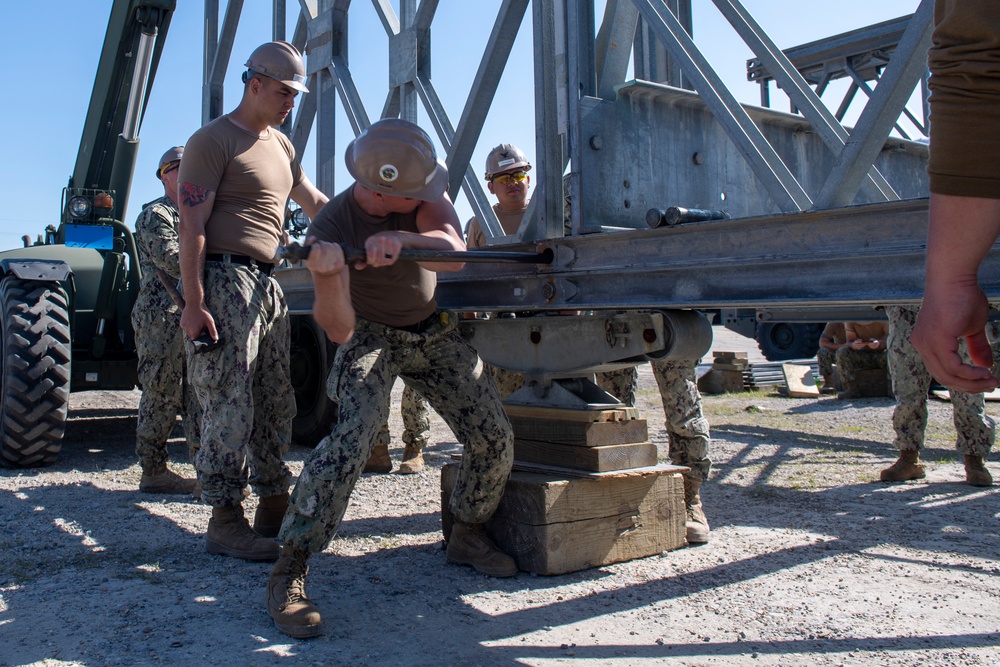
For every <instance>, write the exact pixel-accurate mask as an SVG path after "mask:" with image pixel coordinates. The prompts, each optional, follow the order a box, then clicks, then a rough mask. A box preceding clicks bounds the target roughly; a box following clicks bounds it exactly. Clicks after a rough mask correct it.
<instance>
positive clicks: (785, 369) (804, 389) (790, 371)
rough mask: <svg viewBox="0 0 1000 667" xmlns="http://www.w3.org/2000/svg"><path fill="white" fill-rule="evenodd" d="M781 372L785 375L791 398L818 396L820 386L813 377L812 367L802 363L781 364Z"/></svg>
mask: <svg viewBox="0 0 1000 667" xmlns="http://www.w3.org/2000/svg"><path fill="white" fill-rule="evenodd" d="M781 372H782V374H784V376H785V384H786V385H787V386H788V395H789V397H791V398H816V397H818V396H819V387H817V386H816V378H815V377H813V374H812V368H810V367H809V366H803V365H802V364H781Z"/></svg>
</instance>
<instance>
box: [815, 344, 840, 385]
mask: <svg viewBox="0 0 1000 667" xmlns="http://www.w3.org/2000/svg"><path fill="white" fill-rule="evenodd" d="M836 360H837V351H836V350H831V349H830V348H827V347H821V348H819V351H817V352H816V362H817V365H818V366H819V376H820V377H821V378H832V377H833V364H834V363H835V362H836Z"/></svg>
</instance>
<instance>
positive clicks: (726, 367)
mask: <svg viewBox="0 0 1000 667" xmlns="http://www.w3.org/2000/svg"><path fill="white" fill-rule="evenodd" d="M748 368H750V364H747V363H744V364H726V363H720V362H718V361H716V362H715V363H714V364H712V370H716V371H740V372H741V373H742V372H743V371H745V370H747V369H748Z"/></svg>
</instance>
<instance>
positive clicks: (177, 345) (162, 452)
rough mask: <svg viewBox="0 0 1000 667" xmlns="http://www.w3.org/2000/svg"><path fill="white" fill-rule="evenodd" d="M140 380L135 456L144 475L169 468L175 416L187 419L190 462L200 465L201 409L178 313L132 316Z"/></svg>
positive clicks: (149, 312)
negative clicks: (188, 375) (187, 369)
mask: <svg viewBox="0 0 1000 667" xmlns="http://www.w3.org/2000/svg"><path fill="white" fill-rule="evenodd" d="M132 326H133V327H134V328H135V343H136V345H135V346H136V352H137V354H138V356H139V366H138V369H137V371H138V376H139V384H141V385H142V396H140V397H139V421H138V423H137V424H136V427H135V451H136V454H137V455H138V456H139V465H141V466H142V469H143V471H145V472H151V471H153V470H156V469H157V468H161V467H162V466H165V465H166V464H167V439H168V438H170V433H171V431H173V428H174V423H175V422H176V420H177V415H178V414H182V415H183V416H184V436H185V439H186V440H187V446H188V457H189V459H190V460H191V462H192V463H194V461H195V460H196V457H197V454H198V449H199V448H200V447H201V433H200V424H199V422H200V421H201V406H199V405H198V401H197V400H195V393H194V390H192V388H191V387H190V386H189V385H188V383H187V380H186V378H185V366H186V364H185V359H184V332H183V331H181V316H180V313H178V312H177V311H176V310H171V311H165V310H146V309H138V308H137V309H135V310H133V311H132Z"/></svg>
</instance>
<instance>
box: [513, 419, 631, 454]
mask: <svg viewBox="0 0 1000 667" xmlns="http://www.w3.org/2000/svg"><path fill="white" fill-rule="evenodd" d="M510 423H511V425H512V426H513V427H514V437H515V438H522V439H524V440H538V441H541V442H556V443H561V444H566V445H580V446H590V447H596V446H598V445H622V444H626V443H630V442H645V441H646V440H648V439H649V430H648V428H647V426H646V420H645V419H629V420H626V421H594V422H584V421H568V420H564V419H547V418H538V417H517V416H511V417H510Z"/></svg>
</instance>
